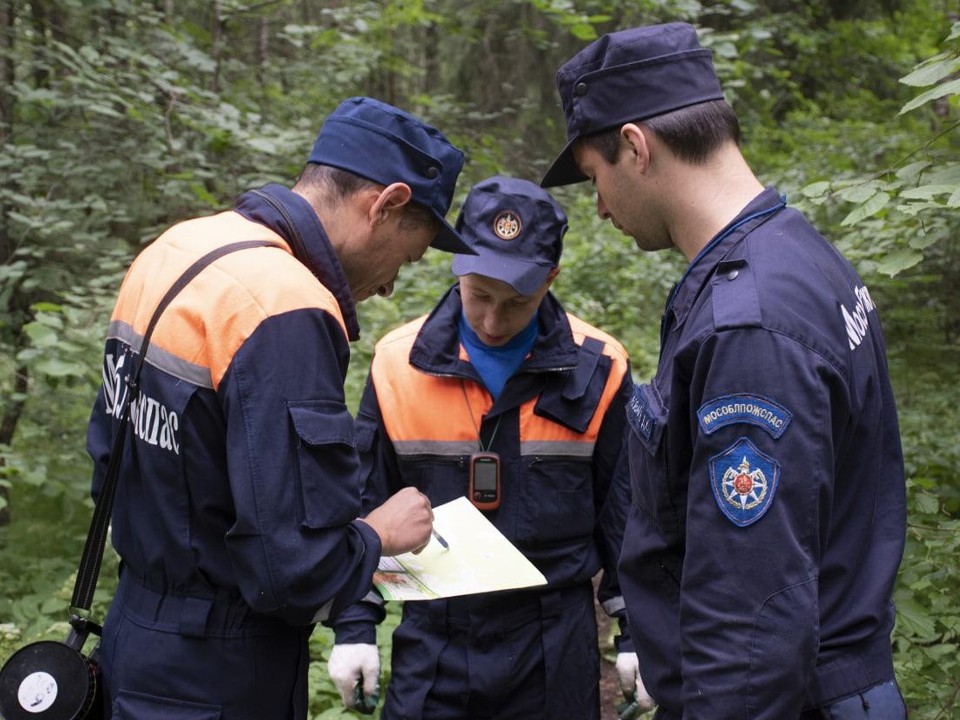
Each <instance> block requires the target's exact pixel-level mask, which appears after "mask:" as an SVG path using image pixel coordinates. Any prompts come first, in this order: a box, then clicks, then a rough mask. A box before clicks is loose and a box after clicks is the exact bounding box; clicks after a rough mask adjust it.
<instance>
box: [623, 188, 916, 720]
mask: <svg viewBox="0 0 960 720" xmlns="http://www.w3.org/2000/svg"><path fill="white" fill-rule="evenodd" d="M663 322H664V328H663V337H662V340H663V343H662V348H661V356H660V363H659V368H658V370H657V374H656V376H655V378H654V379H653V381H652V382H651V383H649V384H646V385H643V386H641V387H638V388H637V389H636V390H635V392H634V397H633V399H632V400H631V403H630V407H629V409H628V419H629V422H630V425H631V430H632V432H631V435H630V441H629V452H630V466H631V480H632V487H633V494H634V497H633V506H632V508H631V510H630V514H629V519H628V523H627V530H626V533H625V537H624V547H623V554H622V556H621V564H620V579H621V586H622V587H623V590H624V597H625V599H626V602H627V613H628V615H629V618H630V624H631V629H632V633H633V638H634V642H635V643H636V646H637V650H638V654H639V656H640V669H641V674H642V676H643V678H644V681H645V683H646V686H647V688H648V689H649V691H650V693H651V695H652V696H653V697H654V699H655V700H656V701H657V702H658V703H659V704H660V705H661V708H662V709H663V711H664V713H665V717H668V718H681V717H682V718H683V719H684V720H695V719H697V720H700V719H702V720H727V719H730V720H732V719H733V718H744V719H745V718H751V719H752V720H765V719H769V720H789V719H790V718H797V717H798V716H799V715H800V713H801V710H802V709H803V708H804V707H815V706H821V705H825V704H828V703H829V702H830V701H831V700H834V699H837V698H840V697H843V696H844V695H850V694H852V693H854V692H856V691H858V690H861V689H865V688H868V687H871V686H873V685H876V684H877V683H879V682H881V681H885V680H890V679H892V678H893V665H892V659H891V647H890V633H891V630H892V628H893V621H894V608H893V605H892V602H891V595H892V591H893V586H894V581H895V577H896V573H897V568H898V566H899V563H900V559H901V556H902V553H903V546H904V536H905V531H906V510H905V484H904V470H903V459H902V452H901V446H900V437H899V430H898V426H897V415H896V409H895V407H894V399H893V394H892V392H891V388H890V382H889V379H888V375H887V365H886V359H885V350H884V340H883V334H882V331H881V327H880V320H879V318H878V316H877V312H876V308H875V307H874V304H873V302H872V301H871V299H870V293H869V292H868V291H867V289H866V287H864V285H863V282H862V280H861V279H860V278H859V277H858V276H857V274H856V273H855V271H854V270H853V269H852V267H851V266H850V265H849V263H847V262H846V261H845V260H844V259H843V258H842V257H841V256H840V254H839V253H838V252H837V251H836V249H834V248H833V247H832V246H831V245H830V244H829V243H828V242H827V241H826V240H824V238H823V237H821V236H820V235H819V234H818V233H817V232H816V231H815V230H814V228H813V227H811V225H810V224H809V223H808V222H807V221H806V220H805V219H804V218H803V217H802V216H801V215H800V214H799V213H798V212H797V211H795V210H792V209H786V208H785V207H784V206H783V201H782V200H781V199H780V197H779V196H778V195H777V194H776V192H775V191H774V190H773V189H767V190H765V191H764V192H763V193H761V194H760V195H759V196H758V197H757V198H755V199H754V200H753V201H752V202H751V204H750V205H749V206H748V207H747V208H745V209H744V211H743V212H742V214H741V215H740V216H739V217H738V218H737V219H736V220H734V222H733V223H731V225H730V226H728V228H727V229H726V230H725V231H723V232H721V233H720V234H719V235H718V236H717V237H716V238H714V240H713V241H712V242H711V243H710V244H709V245H708V246H707V248H705V249H704V251H703V252H702V253H701V254H700V255H699V256H698V257H697V258H696V259H695V260H694V262H693V263H692V264H691V266H690V267H689V268H688V270H687V273H686V275H685V276H684V278H683V279H682V280H681V282H680V284H679V286H678V287H677V289H676V291H675V294H674V295H673V296H672V297H671V299H670V301H669V303H668V307H667V310H666V313H665V316H664V320H663Z"/></svg>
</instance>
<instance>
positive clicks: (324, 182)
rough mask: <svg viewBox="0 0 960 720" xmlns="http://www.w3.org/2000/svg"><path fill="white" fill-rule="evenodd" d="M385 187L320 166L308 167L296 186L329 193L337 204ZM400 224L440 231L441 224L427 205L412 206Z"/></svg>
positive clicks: (411, 204)
mask: <svg viewBox="0 0 960 720" xmlns="http://www.w3.org/2000/svg"><path fill="white" fill-rule="evenodd" d="M382 187H383V183H378V182H376V181H375V180H370V179H369V178H365V177H363V176H362V175H357V174H356V173H352V172H350V171H349V170H342V169H341V168H338V167H333V166H332V165H321V164H320V163H307V164H306V165H305V166H304V168H303V170H302V171H301V173H300V177H299V178H297V183H296V185H294V188H295V189H297V190H307V191H309V190H315V191H319V192H324V193H329V194H330V195H331V196H332V197H333V198H334V199H337V200H342V199H343V198H347V197H350V196H351V195H355V194H356V193H358V192H360V191H361V190H365V189H367V188H382ZM400 224H401V225H402V226H403V227H410V226H411V225H414V226H415V225H425V224H434V225H436V226H437V229H439V225H440V222H439V221H438V220H437V218H436V216H435V215H434V214H433V212H431V211H430V208H428V207H427V206H426V205H421V204H420V203H416V202H409V203H407V205H406V207H405V208H404V213H403V215H402V216H401V218H400Z"/></svg>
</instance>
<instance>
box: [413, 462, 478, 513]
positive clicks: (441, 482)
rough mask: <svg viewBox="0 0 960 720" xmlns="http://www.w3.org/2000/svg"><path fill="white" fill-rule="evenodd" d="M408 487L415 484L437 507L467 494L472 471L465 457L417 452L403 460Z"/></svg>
mask: <svg viewBox="0 0 960 720" xmlns="http://www.w3.org/2000/svg"><path fill="white" fill-rule="evenodd" d="M399 464H400V474H401V475H402V477H403V485H404V486H412V487H415V488H417V490H419V491H420V492H422V493H423V494H424V495H426V496H427V497H429V498H430V504H431V505H433V506H434V507H436V506H437V505H442V504H444V503H448V502H450V501H451V500H456V499H457V498H459V497H462V496H464V495H466V494H467V488H468V484H469V471H468V469H467V460H466V458H465V457H462V456H456V457H439V456H425V455H417V456H412V457H404V458H401V459H400V460H399Z"/></svg>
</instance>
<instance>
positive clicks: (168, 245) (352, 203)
mask: <svg viewBox="0 0 960 720" xmlns="http://www.w3.org/2000/svg"><path fill="white" fill-rule="evenodd" d="M462 165H463V154H462V153H461V152H460V150H458V149H457V148H456V147H454V146H453V145H451V144H450V143H449V142H448V141H447V139H446V138H445V137H444V136H443V135H442V134H441V133H440V132H439V131H438V130H436V129H435V128H433V127H431V126H429V125H427V124H425V123H423V122H422V121H420V120H418V119H417V118H415V117H413V116H411V115H409V114H408V113H406V112H404V111H403V110H400V109H399V108H395V107H393V106H391V105H387V104H385V103H381V102H379V101H376V100H373V99H371V98H351V99H349V100H346V101H344V102H343V103H341V104H340V106H339V107H337V108H336V110H334V111H333V112H332V113H331V114H330V115H329V116H328V117H327V118H326V121H325V122H324V124H323V127H322V128H321V130H320V134H319V136H318V137H317V140H316V142H315V144H314V147H313V150H312V151H311V153H310V155H309V158H308V162H307V165H306V167H305V168H304V170H303V172H302V173H301V176H300V178H299V179H298V181H297V183H296V184H295V185H294V187H293V188H292V190H291V189H287V188H286V187H283V186H280V185H267V186H266V187H263V188H260V189H258V190H251V191H250V192H247V193H244V194H243V195H242V196H241V197H240V199H239V201H238V203H237V205H236V207H235V208H232V209H230V210H227V211H224V212H221V213H217V214H214V215H210V216H208V217H202V218H195V219H192V220H187V221H185V222H181V223H179V224H177V225H175V226H174V227H173V228H171V229H169V230H168V231H166V232H165V233H164V234H163V235H162V236H161V237H159V238H158V239H157V240H155V241H154V242H153V243H151V244H150V245H149V246H148V247H147V248H146V249H145V250H144V251H143V252H142V253H141V254H140V255H139V256H138V257H137V259H136V260H135V261H134V263H133V265H132V266H131V267H130V269H129V270H128V272H127V275H126V277H125V279H124V282H123V285H122V287H121V289H120V294H119V297H118V299H117V304H116V307H115V309H114V312H113V316H112V318H111V324H110V331H109V336H108V339H107V343H106V348H105V355H104V373H103V377H104V382H103V387H102V389H101V391H100V393H99V394H98V396H97V400H96V404H95V406H94V409H93V413H92V416H91V419H90V426H89V431H88V443H87V446H88V450H89V452H90V455H91V456H92V458H93V460H94V477H93V490H94V494H95V495H98V494H99V492H100V489H101V487H102V484H103V480H104V475H105V473H106V468H107V465H108V462H109V459H110V458H109V456H110V449H111V441H112V437H113V435H114V434H115V433H116V432H117V430H118V427H119V425H120V423H119V420H118V418H119V417H120V415H121V412H122V409H123V407H124V406H123V402H122V398H123V397H124V396H125V392H126V390H125V388H126V381H127V379H128V377H129V373H130V367H131V365H132V361H131V359H132V356H133V354H135V353H138V352H139V350H140V347H141V342H142V338H143V334H144V333H145V331H146V326H147V323H148V321H149V319H150V317H151V315H152V314H153V312H154V308H155V307H156V306H157V304H158V302H159V299H160V298H161V297H162V296H163V295H164V293H165V292H166V291H167V289H168V288H169V287H170V286H171V285H172V284H173V283H174V282H175V281H176V279H177V278H178V277H179V276H180V275H181V273H182V272H183V271H184V270H185V269H186V268H187V267H188V266H190V265H191V264H192V263H193V262H194V261H195V260H196V259H198V258H199V257H201V256H202V255H204V254H205V253H207V252H208V251H212V250H214V249H216V248H221V247H224V246H226V245H229V244H231V243H234V242H238V241H244V240H247V241H260V242H266V243H269V244H270V245H271V247H257V248H249V249H245V250H243V251H241V252H234V253H231V254H229V255H225V256H223V257H221V258H219V259H218V260H216V262H214V263H213V264H212V265H211V266H210V267H208V268H205V269H204V271H203V272H201V273H200V274H199V275H198V276H197V277H196V278H195V279H194V280H193V281H192V282H190V283H189V284H188V285H187V286H186V287H185V288H184V289H183V290H182V292H180V293H179V294H178V295H177V296H176V298H175V299H174V301H173V302H172V303H171V304H170V305H169V307H167V308H166V310H165V311H164V312H163V314H162V315H161V316H160V320H159V322H158V324H157V326H156V332H155V333H154V334H153V336H152V342H151V344H150V347H149V349H148V351H147V356H146V362H144V364H143V372H142V374H141V376H140V383H139V385H140V391H141V392H140V396H139V399H138V401H137V403H136V408H135V412H134V413H133V419H134V422H132V423H131V427H130V428H128V432H129V433H130V437H128V438H127V441H126V449H125V452H124V454H123V456H122V461H121V465H120V472H119V476H118V480H117V492H116V504H115V506H114V512H113V543H114V546H115V547H116V550H117V552H118V553H119V555H120V558H121V560H122V564H121V573H120V583H119V589H118V590H117V594H116V596H115V598H114V601H113V604H112V606H111V608H110V612H109V613H108V615H107V618H106V623H105V624H104V628H103V641H102V647H101V660H102V665H103V676H104V680H105V691H106V695H107V698H108V707H107V713H106V714H107V717H110V715H111V713H112V714H113V715H114V716H116V717H119V718H141V719H142V718H188V717H189V718H223V719H224V720H244V719H249V720H268V719H269V720H303V719H304V718H306V716H307V666H308V662H309V651H308V646H307V640H308V638H309V636H310V633H311V631H312V629H313V627H314V623H316V622H318V621H320V620H323V619H324V618H326V617H327V616H328V615H329V614H330V613H331V612H336V611H337V609H338V608H341V607H345V606H348V605H350V604H351V603H352V602H354V601H355V600H357V599H359V598H360V597H362V596H363V595H365V594H366V593H367V592H368V591H369V589H370V583H371V578H372V575H373V572H374V570H375V569H376V567H377V562H378V560H379V557H380V555H381V554H384V555H392V554H396V553H400V552H406V551H409V550H416V549H418V548H421V547H423V546H424V545H426V543H427V541H428V540H429V538H430V529H431V527H432V522H431V521H432V510H431V508H430V504H429V502H428V501H427V498H426V497H425V496H424V495H423V494H421V493H419V492H416V491H414V490H404V491H403V492H401V493H397V494H396V495H395V496H394V497H392V498H390V500H389V501H388V502H387V503H386V504H384V505H383V506H381V507H380V508H378V509H377V511H374V513H370V514H369V515H367V516H366V517H365V518H364V519H363V520H357V516H358V515H359V513H360V508H361V490H362V486H361V483H360V474H359V458H358V456H357V451H356V447H355V442H354V436H355V432H354V424H353V420H352V418H351V417H350V413H349V412H348V410H347V407H346V405H345V403H344V395H343V382H344V377H345V375H346V371H347V363H348V361H349V357H350V346H349V341H351V340H355V339H356V338H357V337H358V335H359V326H358V323H357V315H356V303H357V302H359V301H361V300H364V299H366V298H368V297H371V296H372V295H374V294H379V295H389V294H390V293H391V291H392V290H393V285H394V281H395V279H396V276H397V272H398V271H399V269H400V267H401V265H403V264H405V263H408V262H412V261H416V260H418V259H420V257H421V256H422V255H423V254H424V252H425V251H426V249H427V246H428V245H431V244H432V245H434V246H435V247H440V248H441V249H445V250H453V251H461V252H469V250H468V249H467V248H466V247H465V246H464V244H463V243H462V241H460V239H459V238H458V236H457V234H456V232H455V231H454V230H453V228H451V227H450V226H449V225H448V224H447V223H446V220H445V219H444V216H445V214H446V212H447V209H448V208H449V206H450V201H451V199H452V197H453V191H454V186H455V184H456V180H457V176H458V174H459V172H460V169H461V167H462Z"/></svg>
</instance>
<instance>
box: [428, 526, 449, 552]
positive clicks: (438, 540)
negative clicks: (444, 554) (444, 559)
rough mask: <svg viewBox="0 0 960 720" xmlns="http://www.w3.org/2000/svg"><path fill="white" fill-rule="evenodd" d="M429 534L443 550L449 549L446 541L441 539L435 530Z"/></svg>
mask: <svg viewBox="0 0 960 720" xmlns="http://www.w3.org/2000/svg"><path fill="white" fill-rule="evenodd" d="M430 532H432V533H433V536H434V537H435V538H436V539H437V542H438V543H440V544H441V545H443V549H444V550H449V549H450V546H449V545H448V544H447V541H446V540H444V539H443V535H441V534H440V533H438V532H437V531H436V530H431V531H430Z"/></svg>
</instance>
